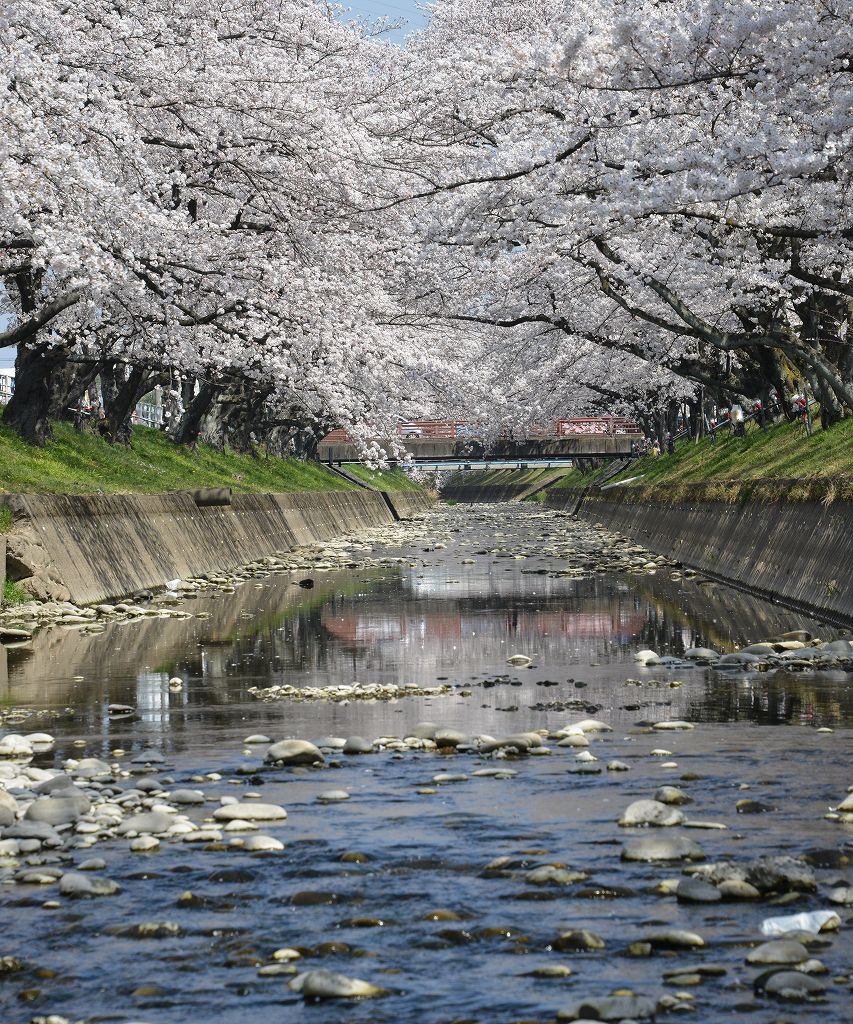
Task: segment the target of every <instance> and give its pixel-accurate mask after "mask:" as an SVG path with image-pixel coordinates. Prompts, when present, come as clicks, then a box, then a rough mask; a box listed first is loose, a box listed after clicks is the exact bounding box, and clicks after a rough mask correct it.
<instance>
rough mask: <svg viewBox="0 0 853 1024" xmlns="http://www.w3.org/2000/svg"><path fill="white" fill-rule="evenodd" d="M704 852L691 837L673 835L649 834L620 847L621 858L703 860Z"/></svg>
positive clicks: (639, 859)
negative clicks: (666, 836) (658, 835)
mask: <svg viewBox="0 0 853 1024" xmlns="http://www.w3.org/2000/svg"><path fill="white" fill-rule="evenodd" d="M704 859H705V853H704V851H703V850H702V847H701V846H700V845H699V844H698V843H694V842H693V840H692V839H684V838H683V837H681V836H675V837H673V838H672V839H669V838H664V837H660V838H658V837H657V836H649V837H648V838H643V839H634V840H632V841H631V842H630V843H626V844H625V846H624V847H623V848H622V860H638V861H666V860H704Z"/></svg>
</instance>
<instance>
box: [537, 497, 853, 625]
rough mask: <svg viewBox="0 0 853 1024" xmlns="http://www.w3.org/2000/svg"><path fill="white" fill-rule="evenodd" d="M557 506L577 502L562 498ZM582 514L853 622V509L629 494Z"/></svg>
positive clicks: (594, 503) (594, 501)
mask: <svg viewBox="0 0 853 1024" xmlns="http://www.w3.org/2000/svg"><path fill="white" fill-rule="evenodd" d="M557 495H558V496H557V497H555V498H554V499H553V503H552V499H551V496H550V495H549V502H548V503H549V505H551V507H558V508H559V507H561V508H567V509H569V510H571V502H572V501H573V500H575V501H576V500H577V497H578V496H579V495H577V494H576V495H575V496H574V498H573V497H572V495H571V494H570V493H569V492H568V491H562V492H557ZM578 514H579V515H580V516H581V517H582V518H584V519H587V520H590V521H592V522H600V523H603V524H604V526H606V527H607V528H608V529H610V530H615V531H617V532H619V533H623V534H626V535H627V536H629V537H632V538H634V539H635V540H636V541H638V542H639V543H640V544H643V545H645V546H646V547H648V548H650V549H651V550H652V551H656V552H658V553H660V554H664V555H668V556H669V557H671V558H674V559H677V560H678V561H679V562H683V563H684V564H685V565H689V566H693V567H695V568H697V569H700V570H703V571H704V572H708V573H711V574H714V575H717V576H720V577H723V578H724V579H727V580H731V581H732V582H734V583H737V584H740V585H742V586H745V587H749V588H750V589H751V590H754V591H756V592H758V593H759V594H761V595H763V596H764V597H767V598H770V599H778V600H783V601H785V602H787V603H790V604H792V605H793V606H795V607H800V608H803V609H808V610H814V611H817V612H819V613H823V614H824V615H826V616H827V617H829V618H832V619H833V620H836V621H846V620H853V503H851V502H849V501H836V502H834V503H832V504H830V505H828V506H825V505H823V504H822V503H821V502H817V501H790V502H785V501H746V502H742V503H740V504H727V503H725V502H719V501H683V502H678V503H666V502H663V501H661V502H656V501H643V502H637V501H633V500H631V496H630V494H627V493H626V491H625V489H623V488H612V489H609V490H605V491H603V492H591V493H589V494H587V495H586V496H585V497H584V498H583V501H582V502H581V505H580V508H579V510H578Z"/></svg>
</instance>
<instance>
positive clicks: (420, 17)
mask: <svg viewBox="0 0 853 1024" xmlns="http://www.w3.org/2000/svg"><path fill="white" fill-rule="evenodd" d="M345 6H347V7H349V8H350V13H349V15H348V16H347V17H349V18H358V17H367V18H381V17H388V18H394V19H400V18H403V19H405V20H406V25H405V26H404V27H402V28H401V29H398V30H397V31H395V32H393V33H391V34H390V35H389V38H390V39H393V40H394V42H395V43H399V44H400V45H402V44H403V42H404V40H405V37H406V35H407V33H409V32H411V31H413V30H415V29H419V28H423V26H424V25H425V24H426V17H425V15H424V14H423V12H422V11H420V10H418V3H417V0H393V2H387V3H386V0H351V2H349V3H346V2H345ZM3 326H5V324H4V322H3V317H2V316H0V328H2V327H3ZM14 365H15V349H14V348H0V370H3V369H9V368H11V367H13V366H14Z"/></svg>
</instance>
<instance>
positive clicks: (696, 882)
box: [675, 878, 723, 903]
mask: <svg viewBox="0 0 853 1024" xmlns="http://www.w3.org/2000/svg"><path fill="white" fill-rule="evenodd" d="M675 897H676V899H677V900H678V902H679V903H717V902H719V901H720V900H721V899H722V898H723V894H722V893H721V892H720V890H719V889H718V888H717V887H716V885H711V883H710V882H703V881H702V879H701V878H682V879H681V880H680V881H679V883H678V885H677V887H676V889H675Z"/></svg>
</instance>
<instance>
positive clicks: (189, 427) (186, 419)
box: [172, 381, 219, 445]
mask: <svg viewBox="0 0 853 1024" xmlns="http://www.w3.org/2000/svg"><path fill="white" fill-rule="evenodd" d="M218 393H219V388H218V387H217V386H216V385H214V384H211V383H209V382H207V381H202V382H201V385H200V387H199V390H198V394H197V395H195V396H194V397H193V399H192V401H191V402H190V403H189V404H188V405H186V406H185V407H184V414H183V416H181V419H180V421H179V423H178V425H177V427H176V428H175V432H174V434H173V435H172V437H173V439H174V440H175V441H176V442H177V443H178V444H189V445H194V444H196V443H197V442H198V438H199V434H200V433H201V425H202V422H203V421H204V417H205V416H206V415H207V414H208V412H209V411H210V408H211V406H212V405H213V403H214V400H215V399H216V396H217V394H218Z"/></svg>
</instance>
